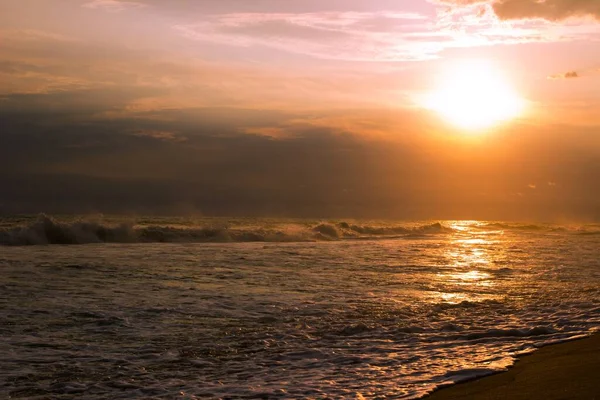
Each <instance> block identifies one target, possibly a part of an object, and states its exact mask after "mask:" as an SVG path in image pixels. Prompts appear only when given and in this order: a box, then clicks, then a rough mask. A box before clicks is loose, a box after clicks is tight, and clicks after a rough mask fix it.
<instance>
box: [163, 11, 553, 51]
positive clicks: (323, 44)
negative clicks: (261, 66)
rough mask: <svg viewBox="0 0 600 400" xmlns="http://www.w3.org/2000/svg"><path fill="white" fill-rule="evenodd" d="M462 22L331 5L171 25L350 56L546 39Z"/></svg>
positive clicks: (228, 41)
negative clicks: (337, 9)
mask: <svg viewBox="0 0 600 400" xmlns="http://www.w3.org/2000/svg"><path fill="white" fill-rule="evenodd" d="M460 25H461V26H460V29H456V24H455V23H454V22H453V21H448V20H445V19H441V20H436V19H435V18H429V17H426V16H423V15H420V14H415V13H399V12H333V11H330V12H316V13H232V14H218V15H211V16H207V17H205V18H203V19H202V21H199V22H197V23H190V24H179V25H175V26H174V27H173V28H174V29H175V30H176V31H178V32H179V33H180V34H181V35H183V36H184V37H187V38H189V39H192V40H197V41H203V42H212V43H217V44H219V45H229V46H237V47H253V46H261V47H265V48H271V49H277V50H280V51H286V52H290V53H297V54H303V55H309V56H312V57H316V58H323V59H335V60H350V61H422V60H429V59H433V58H437V57H438V54H439V53H440V52H441V51H443V50H445V49H448V48H459V47H472V46H489V45H494V44H507V43H526V42H532V41H542V40H544V38H543V37H542V35H539V34H538V32H537V31H529V30H526V29H506V27H491V28H490V27H489V26H487V25H484V24H481V22H480V21H478V20H467V19H461V21H460Z"/></svg>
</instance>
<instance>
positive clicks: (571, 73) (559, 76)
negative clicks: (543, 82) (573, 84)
mask: <svg viewBox="0 0 600 400" xmlns="http://www.w3.org/2000/svg"><path fill="white" fill-rule="evenodd" d="M574 78H579V73H578V72H577V71H569V72H565V73H563V74H557V75H550V76H549V77H548V79H574Z"/></svg>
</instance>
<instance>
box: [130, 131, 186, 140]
mask: <svg viewBox="0 0 600 400" xmlns="http://www.w3.org/2000/svg"><path fill="white" fill-rule="evenodd" d="M133 136H137V137H142V138H151V139H155V140H160V141H162V142H174V143H181V142H186V141H187V140H188V138H187V137H185V136H182V135H179V134H177V133H175V132H171V131H159V130H139V131H135V132H133Z"/></svg>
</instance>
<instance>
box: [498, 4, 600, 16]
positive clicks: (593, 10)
mask: <svg viewBox="0 0 600 400" xmlns="http://www.w3.org/2000/svg"><path fill="white" fill-rule="evenodd" d="M494 11H495V12H496V15H498V17H500V18H501V19H528V18H542V19H547V20H549V21H560V20H565V19H567V18H571V17H584V16H590V17H594V18H596V19H600V2H599V1H598V0H545V1H539V0H500V1H497V2H495V3H494Z"/></svg>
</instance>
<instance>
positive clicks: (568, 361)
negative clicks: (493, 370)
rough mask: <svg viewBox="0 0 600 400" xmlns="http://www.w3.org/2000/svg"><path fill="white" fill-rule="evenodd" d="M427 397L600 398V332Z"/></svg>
mask: <svg viewBox="0 0 600 400" xmlns="http://www.w3.org/2000/svg"><path fill="white" fill-rule="evenodd" d="M426 399H427V400H448V399H459V400H460V399H464V400H467V399H469V400H477V399H483V400H496V399H497V400H501V399H502V400H520V399H523V400H537V399H539V400H542V399H544V400H558V399H564V400H573V399H582V400H584V399H585V400H595V399H597V400H600V335H595V336H593V337H591V338H586V339H582V340H576V341H571V342H567V343H562V344H557V345H554V346H547V347H544V348H542V349H540V350H538V351H536V352H535V353H533V354H531V355H527V356H524V357H523V358H522V359H520V360H519V361H518V362H517V363H516V365H515V366H514V367H513V368H511V369H510V370H509V371H507V372H504V373H500V374H497V375H492V376H488V377H485V378H481V379H478V380H474V381H470V382H466V383H461V384H458V385H455V386H451V387H447V388H444V389H441V390H439V391H437V392H435V393H433V394H432V395H431V396H428V397H426Z"/></svg>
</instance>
